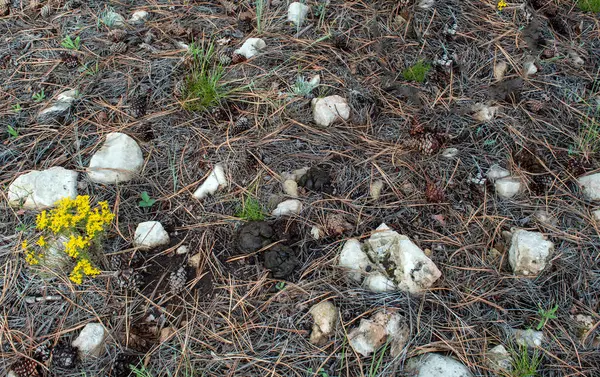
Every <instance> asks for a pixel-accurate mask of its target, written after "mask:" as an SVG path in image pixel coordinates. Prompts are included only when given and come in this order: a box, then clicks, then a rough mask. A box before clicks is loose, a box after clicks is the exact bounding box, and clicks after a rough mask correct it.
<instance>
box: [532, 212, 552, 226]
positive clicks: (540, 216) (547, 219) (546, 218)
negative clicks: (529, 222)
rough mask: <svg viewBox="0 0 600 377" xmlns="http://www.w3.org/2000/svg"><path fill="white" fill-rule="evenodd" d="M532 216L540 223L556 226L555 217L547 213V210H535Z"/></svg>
mask: <svg viewBox="0 0 600 377" xmlns="http://www.w3.org/2000/svg"><path fill="white" fill-rule="evenodd" d="M533 217H534V218H535V219H536V220H537V221H539V222H540V223H542V224H545V225H551V226H556V225H557V224H558V221H557V220H556V217H554V216H552V215H551V214H549V213H548V212H547V211H543V210H539V211H535V213H534V214H533Z"/></svg>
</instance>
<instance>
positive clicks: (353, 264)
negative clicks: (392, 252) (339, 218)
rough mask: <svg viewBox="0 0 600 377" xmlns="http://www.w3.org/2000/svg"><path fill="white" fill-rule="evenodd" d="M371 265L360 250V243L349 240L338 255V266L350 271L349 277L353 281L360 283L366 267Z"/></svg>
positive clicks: (365, 254)
mask: <svg viewBox="0 0 600 377" xmlns="http://www.w3.org/2000/svg"><path fill="white" fill-rule="evenodd" d="M370 264H371V261H370V260H369V257H368V256H367V253H365V252H364V251H363V250H362V247H361V245H360V242H358V240H356V239H354V238H351V239H349V240H348V241H346V243H345V244H344V247H343V248H342V252H341V253H340V261H339V266H340V267H344V268H347V269H348V270H350V273H349V276H350V278H351V279H353V280H355V281H359V282H360V281H361V280H362V275H363V274H364V273H365V270H366V268H367V266H369V265H370Z"/></svg>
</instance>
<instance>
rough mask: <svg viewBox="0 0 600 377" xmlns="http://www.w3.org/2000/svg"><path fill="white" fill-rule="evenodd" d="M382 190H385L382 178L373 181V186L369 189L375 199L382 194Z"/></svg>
mask: <svg viewBox="0 0 600 377" xmlns="http://www.w3.org/2000/svg"><path fill="white" fill-rule="evenodd" d="M381 190H383V181H382V180H381V179H378V180H376V181H375V182H373V183H371V187H370V190H369V194H370V195H371V198H373V200H378V199H379V197H380V196H381Z"/></svg>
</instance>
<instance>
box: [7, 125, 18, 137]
mask: <svg viewBox="0 0 600 377" xmlns="http://www.w3.org/2000/svg"><path fill="white" fill-rule="evenodd" d="M6 132H8V134H9V135H10V136H11V137H17V136H19V131H17V130H16V129H15V128H14V127H13V126H11V125H10V124H9V125H7V126H6Z"/></svg>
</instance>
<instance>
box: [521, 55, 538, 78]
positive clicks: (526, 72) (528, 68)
mask: <svg viewBox="0 0 600 377" xmlns="http://www.w3.org/2000/svg"><path fill="white" fill-rule="evenodd" d="M537 71H538V68H537V66H536V65H535V60H533V59H530V60H527V61H526V62H525V63H524V64H523V76H525V77H529V76H533V75H535V74H536V73H537Z"/></svg>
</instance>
